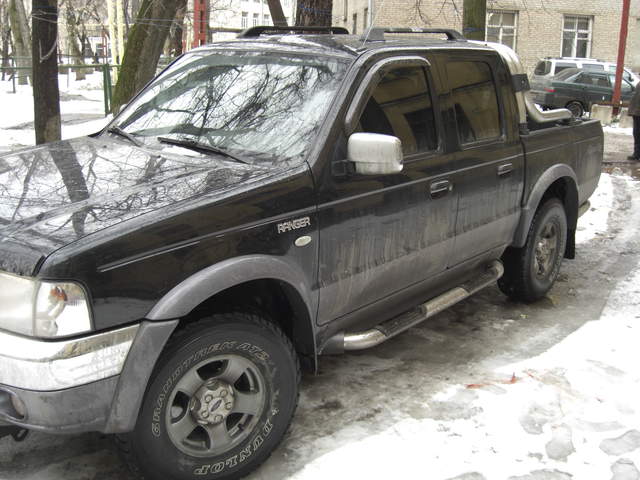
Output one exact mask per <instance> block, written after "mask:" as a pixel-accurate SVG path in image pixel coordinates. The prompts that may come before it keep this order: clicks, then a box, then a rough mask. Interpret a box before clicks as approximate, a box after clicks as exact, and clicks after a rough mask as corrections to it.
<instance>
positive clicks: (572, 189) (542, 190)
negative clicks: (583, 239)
mask: <svg viewBox="0 0 640 480" xmlns="http://www.w3.org/2000/svg"><path fill="white" fill-rule="evenodd" d="M558 180H561V181H562V182H563V186H564V198H560V200H561V201H562V203H563V204H564V209H565V213H566V215H567V227H568V232H567V235H568V237H569V238H567V251H566V256H567V258H573V249H574V248H575V241H574V237H575V231H576V225H577V223H578V186H577V185H578V181H577V176H576V173H575V172H574V171H573V169H572V168H571V167H570V166H568V165H566V164H564V163H561V164H557V165H554V166H552V167H550V168H549V169H548V170H547V171H545V172H544V173H543V174H542V175H541V176H540V178H539V179H538V181H537V182H536V184H535V186H534V187H533V189H532V190H531V194H530V195H529V199H528V200H527V203H526V205H525V206H524V207H523V208H522V214H521V215H520V222H519V223H518V228H517V229H516V233H515V236H514V239H513V244H512V246H513V247H517V248H521V247H523V246H524V244H525V243H526V241H527V235H528V234H529V228H530V227H531V222H532V221H533V217H534V215H535V213H536V211H537V210H538V207H539V206H540V202H541V201H542V199H543V197H544V196H545V194H546V193H547V192H548V191H549V189H550V188H551V186H552V185H553V184H554V183H555V182H557V181H558Z"/></svg>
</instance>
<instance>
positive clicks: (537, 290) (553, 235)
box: [498, 198, 567, 302]
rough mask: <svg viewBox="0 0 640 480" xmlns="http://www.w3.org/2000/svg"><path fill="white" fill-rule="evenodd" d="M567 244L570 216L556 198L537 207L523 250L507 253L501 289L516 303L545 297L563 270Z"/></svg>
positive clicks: (511, 249) (511, 250) (504, 257)
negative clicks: (562, 265) (561, 266)
mask: <svg viewBox="0 0 640 480" xmlns="http://www.w3.org/2000/svg"><path fill="white" fill-rule="evenodd" d="M566 244H567V216H566V214H565V211H564V206H563V205H562V203H561V202H560V200H558V199H557V198H552V199H549V200H547V201H546V202H545V203H544V204H543V205H541V206H540V207H539V208H538V211H537V212H536V214H535V216H534V217H533V221H532V222H531V227H530V228H529V233H528V235H527V241H526V243H525V245H524V247H522V248H509V249H507V251H506V252H505V253H504V255H503V257H502V260H503V263H504V269H505V271H504V275H503V276H502V278H501V279H500V280H498V286H499V287H500V290H502V291H503V292H504V293H505V294H506V295H508V296H509V297H511V298H513V299H514V300H521V301H525V302H533V301H535V300H538V299H540V298H542V297H544V296H545V295H546V294H547V292H548V291H549V290H550V289H551V287H552V286H553V283H554V282H555V280H556V277H557V276H558V272H559V271H560V265H561V263H562V258H563V257H564V251H565V248H566Z"/></svg>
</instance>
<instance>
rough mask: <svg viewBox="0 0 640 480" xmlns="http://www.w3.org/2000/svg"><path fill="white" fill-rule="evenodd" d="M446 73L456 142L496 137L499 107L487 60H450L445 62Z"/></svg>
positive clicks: (499, 127)
mask: <svg viewBox="0 0 640 480" xmlns="http://www.w3.org/2000/svg"><path fill="white" fill-rule="evenodd" d="M447 75H448V78H449V85H450V87H451V98H452V101H453V107H454V109H455V114H456V123H457V126H458V138H459V140H460V143H461V144H468V143H473V142H479V141H484V140H490V139H495V138H498V137H500V135H501V133H502V128H501V124H500V109H499V106H498V96H497V94H496V86H495V82H494V79H493V74H492V72H491V68H490V67H489V64H487V63H485V62H450V63H448V64H447Z"/></svg>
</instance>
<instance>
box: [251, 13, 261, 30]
mask: <svg viewBox="0 0 640 480" xmlns="http://www.w3.org/2000/svg"><path fill="white" fill-rule="evenodd" d="M259 24H260V14H259V13H254V14H253V21H252V23H251V26H253V27H257V26H258V25H259Z"/></svg>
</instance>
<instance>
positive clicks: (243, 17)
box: [240, 12, 249, 28]
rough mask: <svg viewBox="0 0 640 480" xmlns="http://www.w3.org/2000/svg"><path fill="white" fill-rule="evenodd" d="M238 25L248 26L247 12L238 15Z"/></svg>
mask: <svg viewBox="0 0 640 480" xmlns="http://www.w3.org/2000/svg"><path fill="white" fill-rule="evenodd" d="M240 26H241V27H242V28H249V12H242V15H241V17H240Z"/></svg>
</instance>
